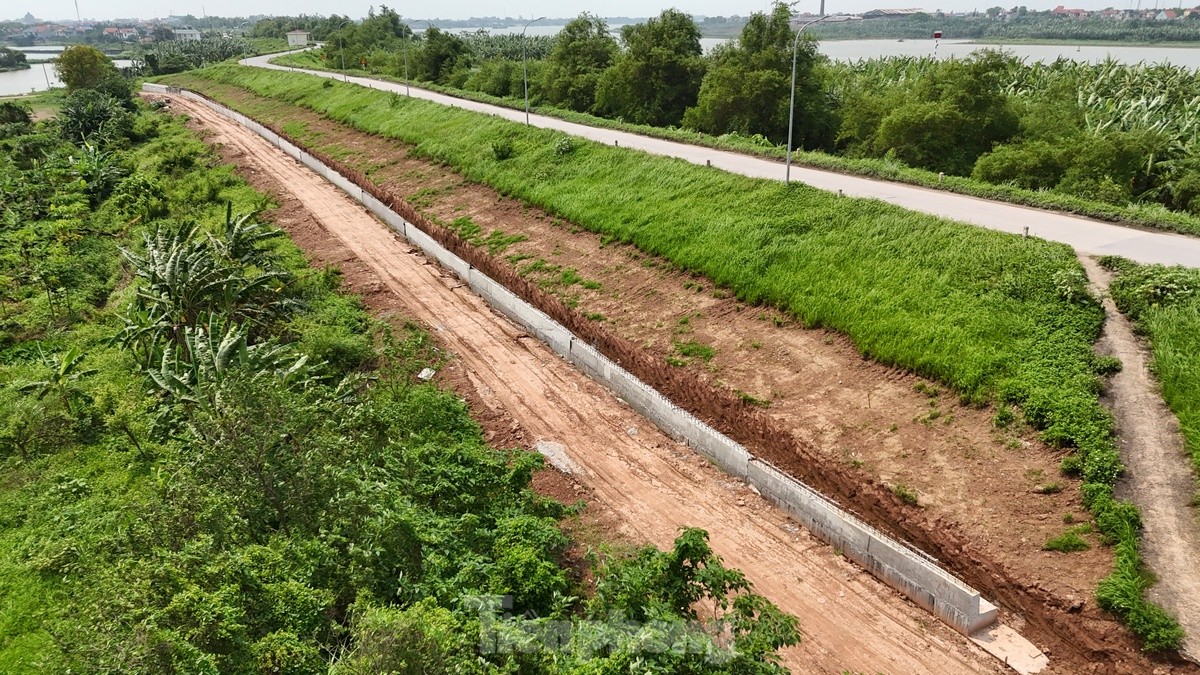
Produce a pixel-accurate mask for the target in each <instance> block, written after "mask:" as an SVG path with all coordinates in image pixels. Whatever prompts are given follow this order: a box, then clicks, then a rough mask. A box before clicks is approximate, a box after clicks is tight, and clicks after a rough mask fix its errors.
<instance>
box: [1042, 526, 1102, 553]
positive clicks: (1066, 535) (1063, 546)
mask: <svg viewBox="0 0 1200 675" xmlns="http://www.w3.org/2000/svg"><path fill="white" fill-rule="evenodd" d="M1089 548H1091V546H1090V545H1089V544H1088V543H1087V541H1086V540H1084V538H1083V537H1081V536H1079V533H1078V532H1077V531H1076V528H1071V529H1069V530H1067V531H1066V532H1063V533H1062V534H1060V535H1058V536H1057V537H1051V538H1050V539H1048V540H1047V541H1046V543H1045V544H1042V550H1043V551H1058V552H1059V553H1074V552H1076V551H1086V550H1088V549H1089Z"/></svg>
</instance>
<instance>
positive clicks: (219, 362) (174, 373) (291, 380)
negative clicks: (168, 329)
mask: <svg viewBox="0 0 1200 675" xmlns="http://www.w3.org/2000/svg"><path fill="white" fill-rule="evenodd" d="M184 342H185V344H184V345H176V346H172V347H170V348H167V349H164V350H163V352H162V356H161V357H160V360H159V363H158V365H157V367H155V368H151V369H149V370H148V371H147V373H148V375H149V376H150V379H151V380H152V381H153V382H154V384H155V385H157V386H158V388H159V389H160V390H161V391H162V392H163V393H164V394H166V395H168V396H169V397H171V398H173V399H175V400H177V401H180V402H184V403H190V404H195V405H199V406H202V407H208V406H210V405H212V404H214V403H216V396H217V395H218V392H219V391H220V386H221V384H222V383H223V382H224V381H225V380H226V378H228V377H229V376H230V375H231V374H233V373H239V374H241V375H244V376H248V377H251V378H261V377H272V378H276V379H278V380H280V381H281V382H283V384H285V385H288V386H304V385H305V384H307V383H308V382H310V381H312V380H313V375H314V373H313V366H312V365H310V363H309V360H308V356H307V355H299V356H297V354H296V353H295V352H294V351H293V350H291V349H290V348H288V347H286V346H283V345H275V344H266V343H260V344H255V345H252V344H250V343H249V335H248V330H247V328H246V326H244V325H238V324H234V323H227V322H226V321H225V320H223V319H221V318H220V317H212V318H210V319H209V321H208V322H207V324H206V325H203V326H195V327H191V326H189V327H187V328H186V329H185V331H184Z"/></svg>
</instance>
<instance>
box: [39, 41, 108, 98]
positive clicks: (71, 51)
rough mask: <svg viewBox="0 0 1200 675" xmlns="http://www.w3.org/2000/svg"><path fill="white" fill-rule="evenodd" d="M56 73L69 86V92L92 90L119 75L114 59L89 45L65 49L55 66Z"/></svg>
mask: <svg viewBox="0 0 1200 675" xmlns="http://www.w3.org/2000/svg"><path fill="white" fill-rule="evenodd" d="M54 71H55V72H57V73H58V79H60V80H62V81H63V84H66V85H67V91H76V90H78V89H91V88H93V87H95V86H96V85H98V84H100V83H101V82H103V81H104V80H105V78H107V77H109V76H110V75H114V74H116V73H117V69H116V67H114V66H113V62H112V59H110V58H108V57H107V56H105V55H104V53H103V52H101V51H100V50H99V49H96V48H95V47H91V46H88V45H72V46H70V47H67V48H66V49H64V50H63V52H62V54H61V55H60V56H59V57H58V61H56V62H55V64H54Z"/></svg>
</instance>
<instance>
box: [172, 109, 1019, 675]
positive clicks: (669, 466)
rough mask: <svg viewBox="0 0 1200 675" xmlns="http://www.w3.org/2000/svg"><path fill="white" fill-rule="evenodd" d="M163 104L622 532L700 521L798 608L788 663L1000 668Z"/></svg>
mask: <svg viewBox="0 0 1200 675" xmlns="http://www.w3.org/2000/svg"><path fill="white" fill-rule="evenodd" d="M174 105H175V107H176V108H179V109H183V110H186V112H188V114H189V115H192V116H193V118H194V119H196V120H197V121H198V122H199V124H200V125H201V126H202V127H203V128H205V129H207V130H208V131H210V132H211V133H212V134H213V135H212V137H211V139H210V140H211V141H213V142H215V143H220V144H224V145H225V146H226V149H227V151H231V152H233V153H234V154H235V155H240V159H239V164H240V165H241V166H242V167H243V169H244V170H246V171H248V172H251V173H255V172H257V173H259V174H262V175H265V176H268V177H269V180H270V181H272V182H273V183H274V185H275V186H276V190H277V191H278V192H279V193H280V194H282V195H286V196H288V197H289V198H294V199H297V200H299V202H300V203H301V204H302V205H303V206H304V208H306V209H307V210H308V212H309V213H311V214H312V216H313V218H314V219H315V221H316V222H317V223H318V224H319V225H320V226H321V227H322V228H324V229H325V230H327V231H328V232H330V233H331V234H333V235H335V236H336V237H337V238H338V239H340V240H341V242H342V243H343V244H344V245H345V246H346V247H347V248H348V249H349V250H350V251H352V252H353V253H354V254H355V255H356V256H357V257H358V258H359V259H360V260H362V261H363V262H365V263H366V264H367V265H368V266H369V267H370V268H372V269H373V271H374V272H375V273H376V274H378V276H379V279H380V281H381V283H382V284H384V285H385V286H386V287H387V288H388V289H390V290H391V291H392V292H393V293H395V294H396V295H397V296H399V297H400V298H401V300H402V302H403V303H404V305H405V308H406V309H407V311H408V312H409V313H410V314H411V316H413V317H414V318H416V319H417V320H419V321H421V322H422V323H424V324H425V325H427V326H429V327H430V328H431V329H432V331H433V332H434V334H435V335H436V336H437V337H438V339H440V340H441V341H442V342H443V343H444V344H445V345H446V347H447V348H449V349H450V350H451V351H452V352H453V353H454V354H456V356H457V357H458V358H459V359H460V360H461V361H460V363H461V364H462V365H463V366H464V367H465V368H466V370H467V372H468V373H469V376H470V378H471V380H472V382H473V384H474V386H475V390H476V391H477V392H478V393H479V395H480V396H481V398H482V399H484V400H485V401H487V402H488V403H489V404H492V405H494V406H496V407H499V408H502V409H504V410H505V411H507V412H508V414H509V415H511V417H512V418H513V419H514V421H516V422H517V423H519V424H520V425H521V426H522V427H524V429H525V430H526V432H527V434H528V436H529V438H531V439H533V440H534V441H535V443H537V442H542V443H553V444H558V445H559V446H561V447H562V449H563V452H564V453H565V455H566V456H567V457H568V458H569V459H570V464H565V463H564V466H563V468H566V469H567V470H569V471H570V472H571V473H572V474H573V477H574V478H575V479H577V480H579V481H580V482H581V483H582V484H583V485H584V486H585V487H586V488H588V489H589V490H590V491H591V492H592V494H593V495H594V497H595V499H597V500H600V501H602V502H603V503H604V504H605V505H606V506H607V507H609V508H611V509H612V510H613V511H614V512H615V513H617V514H619V516H620V517H621V518H622V523H621V527H622V529H623V530H624V531H625V532H627V533H628V534H629V535H630V536H631V537H632V538H633V539H635V540H639V541H648V542H651V543H654V544H656V545H659V546H666V545H668V544H669V543H670V542H671V541H672V540H673V539H674V537H675V535H676V533H677V531H678V529H679V528H680V527H682V526H685V525H689V526H697V527H703V528H705V529H707V530H708V531H709V533H710V535H711V537H712V544H713V548H714V549H715V550H716V551H717V552H718V553H719V554H720V555H721V556H722V557H723V558H724V559H725V560H726V561H727V562H728V563H729V564H731V565H733V566H735V567H738V568H740V569H742V570H744V571H745V572H746V573H747V576H748V577H749V578H750V579H751V580H752V581H753V582H754V584H755V587H756V589H757V590H758V591H759V592H760V593H762V594H763V595H765V596H767V597H768V598H770V599H772V600H773V601H774V602H775V603H777V604H778V605H779V606H780V607H781V608H783V609H784V610H785V611H788V612H790V613H792V614H794V615H796V616H798V617H799V618H800V621H801V626H802V630H803V634H804V641H803V643H802V644H801V645H800V646H799V647H797V648H794V649H791V650H789V651H788V652H787V653H786V654H785V655H784V656H785V659H786V663H787V665H788V666H789V667H790V668H791V669H792V670H793V672H805V673H841V672H843V671H845V670H851V671H862V672H871V673H875V672H885V673H947V674H950V673H955V674H957V673H998V672H1003V669H1002V667H1001V666H999V664H998V663H996V662H995V661H993V660H992V659H991V657H989V656H987V655H986V654H984V653H983V652H982V651H981V650H979V649H978V648H977V647H975V646H974V645H972V644H971V643H970V642H968V641H967V640H966V639H964V638H962V637H961V636H959V635H958V634H957V633H954V632H953V631H951V630H950V629H949V628H947V627H945V626H944V625H942V624H940V623H939V622H937V621H936V620H934V619H933V618H932V617H931V616H929V615H928V614H926V613H925V612H923V611H921V610H919V609H918V608H916V607H914V606H912V605H911V604H909V603H907V602H906V601H904V600H903V599H902V598H900V597H899V596H898V595H897V594H896V593H895V592H894V591H892V590H891V589H888V588H887V587H885V586H883V585H882V584H880V583H879V582H877V581H875V580H874V579H873V578H871V577H869V576H868V575H866V574H865V573H864V572H862V571H861V570H859V569H857V568H855V567H854V566H852V565H850V564H849V563H847V562H845V561H844V560H843V559H842V558H840V557H839V556H838V555H837V554H836V552H834V551H833V550H832V549H830V548H829V547H828V546H825V545H823V544H821V543H819V542H817V541H816V540H814V539H813V538H812V537H811V536H809V535H808V534H807V533H806V532H804V531H802V530H800V529H799V528H797V527H796V526H795V525H793V524H792V523H790V521H788V520H787V519H786V518H784V517H783V516H782V515H781V514H780V513H779V512H778V511H777V510H775V509H773V508H772V507H770V506H769V505H768V504H766V503H765V502H764V501H762V500H761V499H759V498H758V497H756V496H755V495H754V494H753V493H752V492H750V491H749V490H747V489H746V488H745V486H744V485H742V484H741V483H740V482H737V481H734V480H731V479H730V478H729V477H727V476H725V475H724V474H722V473H720V472H719V471H717V470H715V469H713V468H711V467H710V466H709V465H708V464H707V463H706V462H704V461H702V460H699V458H698V457H697V456H696V455H694V454H693V453H691V451H689V450H687V449H686V448H684V447H682V446H680V445H678V444H676V443H674V442H673V441H671V440H670V439H668V438H666V437H665V436H663V435H662V434H661V433H659V432H658V431H657V430H656V429H654V428H653V427H651V426H649V425H648V424H647V423H646V422H645V421H644V420H642V419H641V418H640V417H638V416H637V415H635V414H634V413H632V412H631V411H630V410H629V409H628V408H627V407H626V406H624V405H623V404H621V403H619V402H618V401H617V400H616V399H615V398H614V397H613V396H612V395H611V394H609V393H608V392H607V391H605V390H604V389H602V388H601V387H599V386H598V385H596V384H595V383H594V382H592V381H591V380H589V379H587V378H586V377H585V376H583V375H581V374H580V373H578V372H577V371H575V370H574V369H573V368H571V367H570V366H569V365H568V364H566V363H565V362H563V361H562V360H560V359H558V358H557V357H555V356H554V355H553V354H552V353H550V352H549V351H548V350H547V349H546V348H545V347H544V346H543V345H541V344H540V343H538V342H537V341H536V340H534V339H531V338H529V337H528V336H526V335H524V334H523V333H522V332H521V331H520V330H518V329H517V328H515V327H514V326H512V325H511V324H509V323H508V322H507V321H505V320H503V319H501V318H499V317H498V316H496V315H494V314H493V313H492V312H491V311H489V310H488V308H487V307H486V306H485V305H484V304H483V302H482V300H480V299H479V298H478V297H476V296H475V295H474V294H472V293H471V292H470V290H469V289H468V288H466V287H465V286H464V285H463V284H462V283H461V282H459V281H458V280H457V279H455V278H453V277H451V276H448V275H446V274H445V273H443V272H442V271H441V269H440V268H438V267H437V266H436V265H433V264H430V263H429V262H428V261H426V260H425V259H424V258H423V257H421V256H420V255H419V254H417V253H415V252H414V251H413V250H412V249H411V248H410V247H409V246H408V245H407V244H405V243H403V242H401V241H399V240H397V238H396V237H395V236H393V235H392V233H391V232H390V231H389V230H387V228H386V227H385V226H384V225H382V224H381V223H379V222H378V221H376V220H375V219H374V218H373V217H371V216H370V215H369V214H368V213H367V212H366V211H365V210H364V209H363V208H362V207H361V206H359V205H358V204H356V203H354V202H353V201H352V200H350V199H349V198H348V197H346V196H345V195H344V194H342V193H341V192H340V191H338V190H337V189H336V188H334V187H333V186H332V185H330V184H328V183H327V182H325V181H324V180H323V179H321V178H320V177H318V176H316V175H315V174H313V173H312V172H310V171H308V170H307V169H305V168H304V167H302V166H301V165H299V164H297V163H296V162H294V161H293V160H291V159H290V158H288V157H287V156H286V155H284V154H283V153H281V152H279V151H278V150H277V149H275V148H274V147H272V146H270V145H269V144H267V143H266V142H265V141H263V140H262V139H260V138H259V137H257V136H255V135H253V134H252V133H251V132H249V131H246V130H244V129H241V128H240V127H237V126H236V125H234V124H233V123H232V122H228V121H227V120H225V119H224V118H221V117H220V116H218V115H216V114H214V113H212V112H210V111H208V110H207V109H205V108H203V107H201V106H199V105H196V104H192V103H189V102H187V101H184V100H181V99H175V103H174ZM302 244H303V243H302ZM572 465H573V466H572Z"/></svg>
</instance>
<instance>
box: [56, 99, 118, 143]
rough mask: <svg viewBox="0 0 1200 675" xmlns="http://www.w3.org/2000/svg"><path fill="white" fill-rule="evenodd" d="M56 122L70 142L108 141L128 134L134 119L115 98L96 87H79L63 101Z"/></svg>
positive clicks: (113, 140)
mask: <svg viewBox="0 0 1200 675" xmlns="http://www.w3.org/2000/svg"><path fill="white" fill-rule="evenodd" d="M58 125H59V129H60V130H61V131H62V134H63V136H64V137H65V138H67V139H68V140H70V141H72V142H75V143H83V142H92V143H96V142H100V143H108V142H115V141H119V140H121V139H124V138H126V137H128V135H129V134H130V132H131V130H132V126H133V121H132V118H131V117H130V115H129V111H127V110H126V109H125V107H124V106H123V105H121V102H120V101H118V100H117V99H115V98H113V97H112V96H109V95H108V94H106V93H104V92H102V91H97V90H95V89H80V90H78V91H75V92H74V93H72V94H71V95H70V96H68V97H67V100H66V101H65V102H64V103H63V106H62V109H61V110H60V112H59V116H58Z"/></svg>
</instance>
